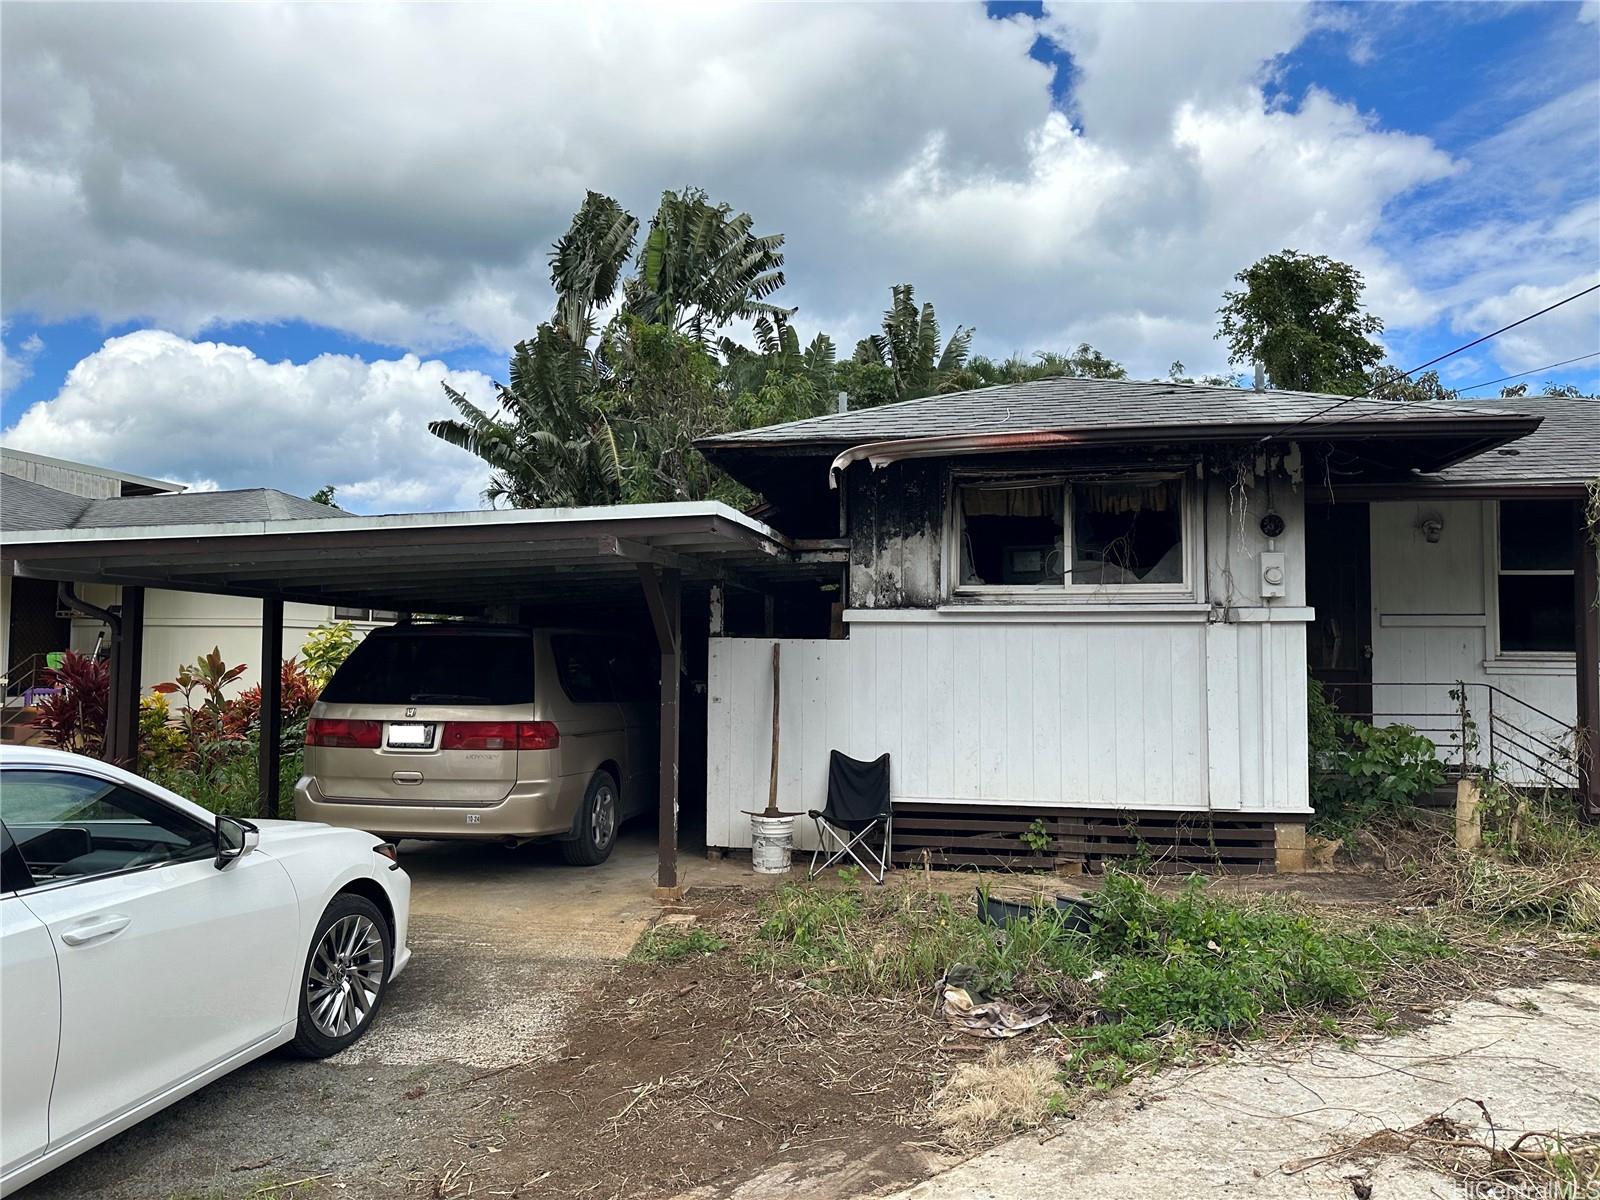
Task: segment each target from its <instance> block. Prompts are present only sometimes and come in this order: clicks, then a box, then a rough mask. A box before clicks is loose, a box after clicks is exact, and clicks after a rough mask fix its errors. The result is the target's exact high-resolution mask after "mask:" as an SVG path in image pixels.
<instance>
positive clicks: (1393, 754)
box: [1307, 679, 1445, 839]
mask: <svg viewBox="0 0 1600 1200" xmlns="http://www.w3.org/2000/svg"><path fill="white" fill-rule="evenodd" d="M1307 711H1308V714H1309V716H1308V721H1307V727H1308V729H1307V731H1308V735H1309V739H1310V763H1311V806H1312V808H1313V809H1314V810H1315V811H1314V813H1313V815H1312V818H1311V822H1310V825H1309V828H1310V830H1311V832H1313V833H1315V834H1317V835H1319V836H1321V837H1328V838H1335V839H1343V838H1347V837H1349V836H1350V834H1351V833H1352V831H1354V830H1355V829H1357V828H1360V827H1361V826H1364V825H1367V824H1370V823H1371V822H1373V821H1374V820H1375V819H1379V818H1393V817H1396V816H1399V815H1401V814H1403V813H1405V812H1407V811H1408V810H1410V809H1412V808H1414V807H1415V805H1416V803H1417V801H1418V800H1420V799H1421V798H1422V797H1423V796H1425V795H1427V794H1428V793H1429V792H1431V791H1433V789H1435V788H1437V787H1439V786H1440V785H1442V784H1443V783H1444V781H1445V770H1444V764H1443V763H1442V762H1440V761H1439V757H1438V753H1437V747H1435V746H1434V744H1433V742H1431V741H1430V740H1429V739H1428V738H1426V737H1424V736H1423V735H1422V734H1420V733H1418V732H1417V731H1416V730H1415V729H1413V728H1412V727H1411V726H1410V725H1403V724H1398V723H1396V724H1392V725H1369V724H1367V723H1366V722H1365V721H1358V720H1354V719H1352V718H1350V717H1346V716H1344V715H1343V714H1342V713H1340V712H1339V711H1338V710H1337V709H1336V708H1334V706H1333V704H1332V703H1331V702H1330V701H1329V699H1328V696H1327V693H1326V691H1325V690H1324V689H1323V686H1322V684H1321V683H1319V682H1318V681H1317V680H1315V679H1311V680H1309V681H1308V692H1307Z"/></svg>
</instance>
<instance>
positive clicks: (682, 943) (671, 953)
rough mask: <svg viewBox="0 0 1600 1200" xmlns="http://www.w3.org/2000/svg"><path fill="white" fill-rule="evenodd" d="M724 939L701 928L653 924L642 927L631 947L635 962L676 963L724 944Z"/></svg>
mask: <svg viewBox="0 0 1600 1200" xmlns="http://www.w3.org/2000/svg"><path fill="white" fill-rule="evenodd" d="M727 944H728V943H727V942H725V941H723V940H722V939H721V938H719V937H717V936H716V935H715V934H711V933H707V932H706V931H705V930H704V929H687V930H680V929H675V928H666V927H662V926H657V927H656V928H655V929H651V930H648V931H646V933H645V935H644V936H643V937H642V938H640V939H639V944H638V945H637V946H635V947H634V948H633V955H632V957H633V960H634V961H635V962H648V963H678V962H683V961H684V960H685V959H687V958H698V957H700V956H702V955H706V954H715V953H716V952H717V951H719V950H722V949H724V948H726V946H727Z"/></svg>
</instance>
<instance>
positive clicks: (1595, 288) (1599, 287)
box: [1256, 283, 1600, 445]
mask: <svg viewBox="0 0 1600 1200" xmlns="http://www.w3.org/2000/svg"><path fill="white" fill-rule="evenodd" d="M1590 292H1600V283H1595V284H1591V285H1590V286H1588V287H1586V288H1584V289H1583V290H1582V291H1581V292H1573V293H1572V295H1570V296H1567V297H1565V298H1564V299H1561V300H1557V301H1556V302H1555V303H1554V304H1548V305H1546V306H1545V307H1544V308H1541V309H1540V310H1539V311H1538V312H1531V313H1529V314H1528V315H1527V316H1525V317H1519V318H1518V319H1517V320H1515V321H1513V322H1511V324H1509V325H1502V326H1501V327H1500V328H1499V329H1496V330H1494V331H1493V332H1492V333H1486V334H1484V335H1483V336H1482V337H1479V338H1474V339H1473V340H1472V341H1470V342H1467V343H1466V344H1465V345H1461V346H1457V347H1456V348H1455V349H1454V350H1446V351H1445V352H1444V353H1443V354H1441V355H1439V356H1438V357H1436V358H1430V359H1429V360H1428V361H1427V362H1425V363H1421V364H1419V365H1417V366H1415V367H1412V368H1411V369H1410V370H1409V371H1402V372H1401V373H1400V374H1399V375H1398V376H1392V377H1390V378H1389V379H1386V380H1384V381H1383V382H1381V383H1379V384H1378V387H1379V388H1383V387H1387V386H1392V385H1393V384H1396V383H1399V382H1400V380H1402V379H1409V378H1410V377H1411V376H1413V375H1415V374H1416V373H1417V372H1418V371H1421V370H1423V369H1424V368H1427V367H1431V366H1433V365H1434V364H1435V363H1442V362H1443V361H1444V360H1445V359H1447V358H1454V357H1455V356H1456V355H1457V354H1460V353H1461V352H1462V351H1464V350H1471V349H1472V348H1473V347H1474V346H1481V345H1483V343H1484V342H1487V341H1488V340H1489V339H1490V338H1496V337H1499V336H1500V335H1501V334H1502V333H1506V332H1507V331H1509V330H1512V329H1515V328H1516V327H1517V326H1518V325H1526V324H1527V323H1528V322H1529V321H1531V320H1533V319H1534V318H1535V317H1542V316H1544V314H1545V313H1547V312H1554V311H1555V310H1556V309H1558V308H1560V307H1561V306H1562V305H1563V304H1571V303H1572V302H1573V301H1574V300H1581V299H1582V298H1583V297H1585V296H1587V295H1588V294H1589V293H1590ZM1373 398H1374V397H1373V394H1372V391H1371V390H1368V391H1365V392H1357V393H1356V394H1355V395H1354V396H1346V397H1345V398H1344V399H1342V400H1338V401H1336V402H1334V403H1333V404H1330V405H1328V407H1327V408H1324V409H1322V410H1321V411H1319V412H1314V413H1312V414H1311V415H1310V416H1307V417H1301V418H1300V419H1299V420H1298V421H1293V422H1290V423H1289V424H1288V425H1285V426H1284V427H1283V428H1282V429H1280V430H1278V431H1277V432H1275V433H1269V434H1268V435H1267V436H1265V437H1263V438H1262V439H1261V441H1260V442H1258V443H1256V444H1257V445H1264V444H1265V443H1267V442H1271V441H1276V440H1277V439H1278V438H1281V437H1282V436H1283V435H1284V434H1286V433H1289V432H1291V431H1293V430H1295V429H1298V428H1300V426H1302V425H1306V424H1309V423H1310V422H1312V421H1318V420H1321V419H1322V418H1323V417H1325V416H1327V415H1328V414H1329V413H1331V412H1332V411H1333V410H1334V409H1336V408H1342V407H1344V406H1345V405H1346V404H1351V403H1353V402H1355V401H1357V400H1370V399H1373Z"/></svg>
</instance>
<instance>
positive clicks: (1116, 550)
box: [1070, 479, 1183, 587]
mask: <svg viewBox="0 0 1600 1200" xmlns="http://www.w3.org/2000/svg"><path fill="white" fill-rule="evenodd" d="M1070 582H1071V583H1072V584H1074V585H1075V586H1089V587H1099V586H1104V585H1107V584H1129V583H1182V582H1183V483H1182V481H1181V480H1177V479H1157V480H1153V481H1151V482H1148V483H1074V484H1073V485H1072V578H1071V580H1070Z"/></svg>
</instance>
